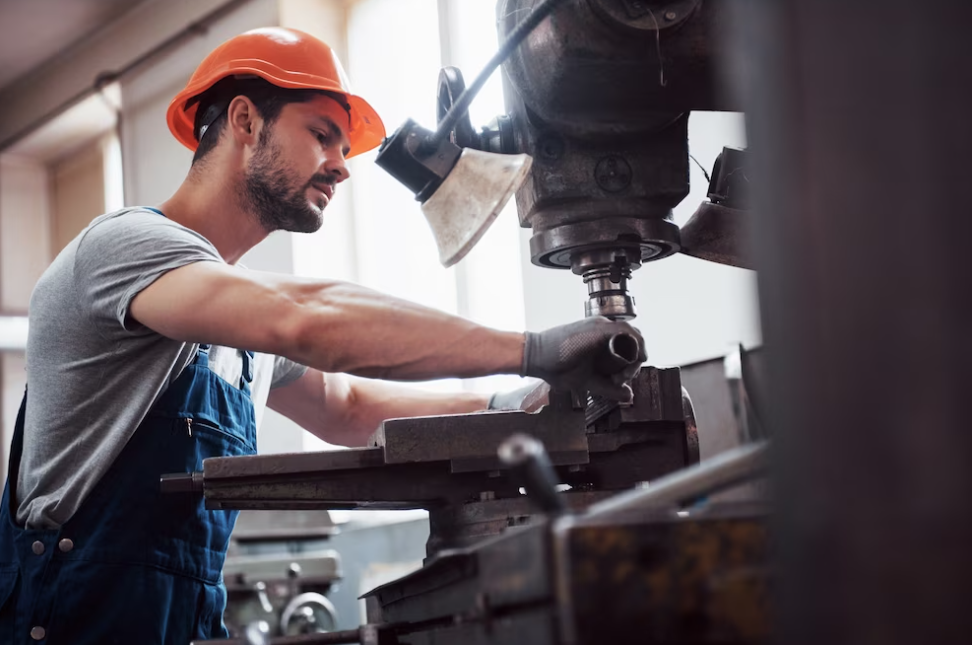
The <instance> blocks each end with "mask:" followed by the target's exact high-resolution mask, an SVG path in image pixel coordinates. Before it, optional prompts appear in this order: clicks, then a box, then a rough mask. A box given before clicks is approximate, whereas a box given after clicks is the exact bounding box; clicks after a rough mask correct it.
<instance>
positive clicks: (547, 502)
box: [497, 434, 568, 514]
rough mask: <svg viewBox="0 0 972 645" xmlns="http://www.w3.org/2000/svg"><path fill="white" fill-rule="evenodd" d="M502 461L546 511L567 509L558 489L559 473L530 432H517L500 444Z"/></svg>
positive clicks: (528, 493) (563, 510)
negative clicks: (557, 473)
mask: <svg viewBox="0 0 972 645" xmlns="http://www.w3.org/2000/svg"><path fill="white" fill-rule="evenodd" d="M497 453H498V455H499V458H500V461H501V462H502V463H503V465H505V466H508V467H509V468H510V470H511V471H512V473H513V477H514V481H517V480H518V483H522V484H523V487H524V488H526V491H527V495H529V496H530V499H532V500H533V501H534V502H535V503H536V504H537V506H539V507H540V510H541V511H543V512H544V513H552V514H561V513H566V512H567V510H568V509H567V504H566V502H564V498H563V496H561V495H560V494H559V493H558V492H557V476H556V474H555V473H554V469H553V466H552V465H551V464H550V457H549V456H548V455H547V451H546V449H545V448H544V447H543V444H542V443H540V442H539V441H538V440H536V439H534V438H533V437H531V436H530V435H526V434H515V435H513V436H511V437H509V438H508V439H506V441H504V442H503V443H501V444H500V446H499V449H498V450H497Z"/></svg>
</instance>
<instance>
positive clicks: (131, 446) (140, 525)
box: [0, 347, 256, 645]
mask: <svg viewBox="0 0 972 645" xmlns="http://www.w3.org/2000/svg"><path fill="white" fill-rule="evenodd" d="M252 360H253V356H252V354H251V353H249V352H244V358H243V378H242V379H241V380H240V383H239V386H236V385H233V384H230V383H228V382H226V381H225V380H223V379H222V378H220V377H219V376H218V375H217V374H216V373H215V372H213V371H211V370H210V369H209V355H208V347H202V348H200V351H199V352H198V354H197V355H196V358H195V359H194V361H193V363H192V364H191V365H189V366H188V367H187V368H186V369H185V370H184V371H183V373H182V374H181V375H180V376H179V377H178V378H177V379H176V380H175V382H174V383H172V385H171V386H170V387H169V388H168V389H167V390H166V391H165V392H164V393H163V395H162V397H161V398H160V399H159V400H158V402H156V403H155V405H154V406H153V407H152V409H151V410H150V411H149V413H148V415H147V416H146V418H145V420H144V421H142V423H141V425H139V427H138V429H137V430H136V431H135V434H134V435H133V436H132V438H131V439H130V440H129V442H128V444H127V445H126V446H125V448H124V450H123V451H122V453H121V455H120V456H119V457H118V459H116V460H115V462H114V464H113V465H112V466H111V468H110V469H109V470H108V472H107V473H106V474H105V475H104V477H103V478H102V479H101V481H99V482H98V484H97V485H96V486H95V488H94V490H93V491H92V493H91V494H90V496H89V497H88V498H87V499H85V501H84V502H83V503H82V505H81V508H80V509H78V511H77V513H75V515H74V516H73V517H71V519H69V520H68V521H67V523H65V524H64V525H63V526H62V527H61V528H60V529H57V530H27V529H25V528H23V527H21V526H18V525H17V523H16V521H15V517H16V495H15V491H14V487H15V486H16V484H17V469H18V467H19V464H20V455H21V451H22V447H23V432H24V408H25V404H26V395H25V396H24V404H21V408H20V414H19V415H18V417H17V425H16V429H15V433H14V439H13V444H12V446H11V453H10V462H9V468H8V471H7V472H8V476H7V486H6V490H5V491H4V494H3V505H2V507H0V643H2V644H4V645H7V644H10V645H35V644H36V643H43V644H46V645H67V644H70V645H88V644H91V645H95V644H97V645H107V644H109V643H117V644H118V645H122V644H124V645H134V644H136V643H137V644H139V645H155V644H158V645H162V644H165V645H169V644H171V645H188V643H189V641H191V640H193V639H208V638H223V637H226V636H227V632H226V628H225V627H224V625H223V622H222V617H223V609H224V607H225V604H226V589H225V587H224V586H223V583H222V573H221V572H222V568H223V560H224V557H225V555H226V547H227V544H228V542H229V537H230V532H231V531H232V530H233V524H234V523H235V521H236V516H237V514H238V512H237V511H207V510H206V509H205V508H204V506H203V501H202V499H200V498H199V497H198V496H195V495H161V494H160V492H159V477H160V475H162V474H164V473H184V472H191V471H198V470H201V469H202V460H203V459H206V458H208V457H222V456H233V455H248V454H253V453H255V452H256V426H255V424H254V418H253V404H252V402H251V401H250V387H249V383H250V381H251V379H252V377H253V371H252V370H253V365H252Z"/></svg>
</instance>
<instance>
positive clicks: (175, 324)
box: [130, 262, 524, 380]
mask: <svg viewBox="0 0 972 645" xmlns="http://www.w3.org/2000/svg"><path fill="white" fill-rule="evenodd" d="M130 313H131V315H132V316H133V317H134V318H135V320H137V321H138V322H140V323H141V324H143V325H145V326H146V327H148V328H150V329H152V330H153V331H156V332H158V333H160V334H162V335H164V336H168V337H169V338H174V339H177V340H184V341H194V342H203V343H211V344H216V345H223V346H227V347H242V348H246V349H250V350H254V351H259V352H265V353H268V354H276V355H278V356H285V357H287V358H289V359H291V360H294V361H296V362H298V363H302V364H304V365H307V366H310V367H312V368H315V369H317V370H319V371H321V372H329V373H339V372H345V373H349V374H356V375H359V376H364V377H369V378H385V379H394V380H424V379H430V378H441V377H474V376H483V375H488V374H498V373H519V372H520V370H521V366H522V363H523V344H524V336H523V334H520V333H515V332H503V331H497V330H494V329H489V328H486V327H482V326H480V325H477V324H475V323H473V322H471V321H468V320H466V319H463V318H459V317H457V316H452V315H449V314H446V313H444V312H441V311H438V310H435V309H430V308H428V307H423V306H421V305H417V304H414V303H411V302H407V301H404V300H400V299H397V298H393V297H391V296H387V295H384V294H380V293H378V292H375V291H372V290H370V289H366V288H364V287H361V286H358V285H354V284H349V283H346V282H339V281H326V280H310V279H304V278H296V277H293V276H286V275H279V274H274V273H265V272H261V271H249V270H246V269H242V268H239V267H235V266H230V265H224V264H220V263H217V262H197V263H194V264H189V265H187V266H184V267H181V268H179V269H175V270H173V271H170V272H168V273H166V274H165V275H164V276H162V277H161V278H159V279H158V280H156V281H155V282H154V283H153V284H152V285H150V286H149V287H147V288H145V289H144V290H143V291H142V292H141V293H139V294H138V295H137V296H136V297H135V299H134V300H133V301H132V304H131V307H130Z"/></svg>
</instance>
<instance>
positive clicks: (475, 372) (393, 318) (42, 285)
mask: <svg viewBox="0 0 972 645" xmlns="http://www.w3.org/2000/svg"><path fill="white" fill-rule="evenodd" d="M168 121H169V126H170V129H171V130H172V132H173V133H174V134H175V136H176V137H177V138H178V139H179V140H180V141H182V142H183V143H184V144H186V145H187V146H188V147H189V148H191V149H193V150H195V157H194V159H193V164H192V167H191V169H190V171H189V174H188V177H187V178H186V180H185V182H184V183H183V184H182V186H181V187H180V188H179V189H178V191H177V192H176V193H175V195H173V196H172V198H171V199H169V200H168V201H166V202H164V203H162V204H160V205H159V207H158V208H157V209H155V208H130V209H124V210H122V211H119V212H116V213H109V214H107V215H103V216H101V217H99V218H97V219H96V220H94V221H93V222H92V223H91V225H90V226H89V227H88V228H87V229H85V231H83V232H82V233H81V234H80V235H79V236H78V238H76V239H75V240H74V241H73V242H72V243H71V244H70V245H68V247H67V248H66V249H65V250H64V251H63V252H62V253H61V254H60V255H59V256H58V257H57V259H56V260H55V261H54V263H53V264H52V266H51V267H50V268H49V270H48V271H47V272H46V273H45V274H44V276H43V277H42V278H41V280H40V281H39V283H38V285H37V287H36V289H35V292H34V295H33V297H32V300H31V307H30V315H31V333H30V339H29V342H28V349H27V361H28V367H27V372H28V389H29V396H26V397H25V405H24V406H22V408H21V414H20V417H19V418H18V423H17V429H16V435H15V439H14V445H13V447H12V450H11V461H10V469H9V473H10V476H9V479H8V485H7V489H6V492H5V494H4V499H3V506H2V512H0V642H3V643H32V642H37V641H43V642H45V643H49V644H50V645H55V644H60V643H71V644H73V645H77V644H85V643H100V644H103V643H140V644H142V643H144V644H147V643H166V644H168V643H173V644H175V643H178V644H180V645H184V644H185V643H188V642H189V641H190V640H191V639H205V638H215V637H220V636H223V635H225V629H224V628H223V626H222V622H221V619H222V610H223V607H224V604H225V590H224V588H223V586H222V584H221V578H220V575H221V569H222V564H223V558H224V555H225V550H226V546H227V542H228V539H229V535H230V532H231V530H232V528H233V522H234V521H235V513H230V512H225V511H207V510H205V508H204V507H203V504H202V502H201V500H199V499H197V498H189V497H187V496H178V495H177V496H162V495H160V493H159V486H158V481H159V476H160V475H161V474H163V473H167V472H187V471H193V470H198V469H200V468H201V460H202V459H205V458H207V457H212V456H218V455H245V454H252V453H254V452H255V450H256V449H255V442H256V422H255V407H254V401H256V403H257V407H258V408H262V407H263V405H264V402H266V404H267V405H269V406H270V407H271V408H273V409H275V410H278V411H280V412H281V413H283V414H284V415H286V416H288V417H290V418H291V419H293V420H295V421H296V422H297V423H299V424H300V425H301V426H303V427H304V428H306V429H307V430H309V431H310V432H313V433H315V434H317V435H318V436H320V437H322V438H324V439H325V440H327V441H329V442H331V443H339V444H345V445H349V446H357V445H362V444H363V443H364V441H365V440H366V438H367V436H368V435H369V434H370V433H371V432H372V431H373V430H374V429H375V428H376V427H377V425H378V424H379V423H380V422H381V421H382V420H383V419H386V418H390V417H401V416H409V415H430V414H447V413H458V412H471V411H475V410H481V409H484V408H486V407H487V404H488V398H487V397H485V396H481V395H478V394H470V393H465V394H449V395H442V394H429V393H423V392H417V391H414V390H410V389H407V388H405V387H403V386H397V385H392V384H389V383H386V382H382V381H379V380H374V379H392V380H402V381H407V380H419V379H430V378H440V377H473V376H481V375H487V374H499V373H514V374H517V373H518V374H524V375H530V376H536V377H540V378H543V379H546V380H547V381H548V382H550V383H551V384H552V385H554V386H557V387H561V388H573V389H575V390H581V391H583V390H589V391H592V392H596V393H599V394H602V395H606V396H611V397H614V398H617V399H625V398H627V397H629V396H630V389H629V388H628V387H627V385H626V381H628V380H630V379H631V378H632V377H633V376H634V374H635V372H636V371H637V366H636V365H633V366H626V367H624V368H623V369H618V370H616V371H613V372H611V371H608V372H603V371H601V372H599V371H598V369H597V368H596V364H597V361H596V358H597V356H598V352H599V351H600V350H601V349H602V348H603V347H604V346H605V344H606V341H607V340H608V338H609V337H610V336H612V335H613V334H616V333H619V332H625V333H630V334H633V335H635V336H636V337H638V338H639V339H640V336H637V332H636V331H635V330H634V329H633V328H631V327H630V326H628V325H626V324H623V323H612V322H610V321H608V320H606V319H603V318H598V319H591V320H586V321H581V322H579V323H574V324H573V325H568V326H565V327H560V328H555V329H551V330H548V331H546V332H543V333H540V334H526V335H524V334H520V333H512V332H501V331H496V330H492V329H487V328H484V327H481V326H478V325H475V324H473V323H471V322H469V321H467V320H464V319H461V318H457V317H455V316H450V315H447V314H445V313H442V312H439V311H435V310H431V309H428V308H425V307H422V306H419V305H416V304H412V303H409V302H404V301H401V300H397V299H395V298H391V297H389V296H385V295H382V294H379V293H376V292H374V291H370V290H368V289H364V288H362V287H359V286H357V285H353V284H347V283H342V282H337V281H321V280H308V279H302V278H295V277H291V276H282V275H273V274H268V273H261V272H257V271H248V270H245V269H243V268H240V267H237V266H235V265H236V262H237V261H238V260H239V259H240V257H241V256H242V255H243V254H244V253H246V252H247V251H248V250H249V249H251V248H253V246H255V245H256V244H257V243H258V242H260V241H261V240H263V239H264V238H265V237H266V236H267V235H268V234H269V233H271V232H273V231H275V230H288V231H296V232H310V231H315V230H317V229H318V228H319V227H320V226H321V221H322V212H323V210H324V208H325V207H326V206H327V204H328V202H330V200H331V199H332V197H333V196H334V192H335V188H336V186H337V185H338V184H339V183H341V182H343V181H344V180H345V179H347V178H348V170H347V167H346V165H345V160H346V159H347V158H348V157H350V156H353V155H355V154H359V153H361V152H364V151H366V150H368V149H371V148H373V147H375V146H376V145H378V144H379V143H380V141H381V140H382V138H383V136H384V129H383V126H382V124H381V120H380V119H379V118H378V115H377V114H376V113H375V112H374V110H373V109H372V108H371V107H370V106H369V105H368V104H367V102H365V101H364V100H363V99H361V98H360V97H357V96H355V95H353V94H352V93H351V92H350V91H349V89H348V86H347V82H346V80H345V78H344V74H343V71H342V70H341V68H340V64H339V62H338V61H337V59H336V57H335V56H334V54H333V53H332V52H331V50H330V48H328V47H327V45H325V44H324V43H322V42H320V41H318V40H316V39H314V38H312V37H310V36H308V35H306V34H303V33H301V32H297V31H293V30H286V29H261V30H256V31H252V32H248V33H246V34H243V35H241V36H238V37H236V38H233V39H231V40H229V41H227V42H226V43H224V44H223V45H221V46H220V47H219V48H217V49H216V50H215V51H214V52H213V53H211V54H210V55H209V56H208V57H207V58H206V59H205V60H204V61H203V62H202V64H201V65H200V67H199V69H197V71H196V73H195V74H194V75H193V77H192V79H191V80H190V81H189V84H188V86H187V87H186V89H185V90H184V91H183V92H181V93H180V94H179V95H178V96H176V97H175V99H174V100H173V102H172V104H171V106H170V109H169V113H168ZM229 348H245V350H237V349H229ZM254 353H256V354H254ZM275 357H276V358H275ZM601 369H602V370H603V369H604V368H603V367H602V368H601ZM361 377H365V378H361ZM271 388H273V390H272V392H271V391H270V389H271ZM268 392H269V393H268Z"/></svg>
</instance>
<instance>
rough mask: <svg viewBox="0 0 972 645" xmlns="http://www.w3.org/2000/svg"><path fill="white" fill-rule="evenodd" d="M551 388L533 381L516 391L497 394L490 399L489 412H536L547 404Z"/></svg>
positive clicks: (541, 382) (540, 382)
mask: <svg viewBox="0 0 972 645" xmlns="http://www.w3.org/2000/svg"><path fill="white" fill-rule="evenodd" d="M549 393H550V386H549V385H547V384H546V383H544V382H543V381H535V380H531V381H530V382H529V383H527V384H526V385H523V386H520V387H518V388H516V389H515V390H507V391H505V392H496V393H494V394H493V396H491V397H490V398H489V407H488V408H487V409H488V410H524V411H526V412H534V411H535V410H537V409H539V408H540V407H541V406H544V405H546V404H547V399H548V395H549Z"/></svg>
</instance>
